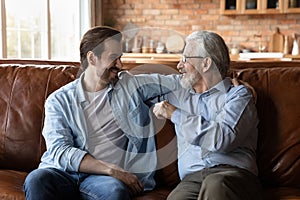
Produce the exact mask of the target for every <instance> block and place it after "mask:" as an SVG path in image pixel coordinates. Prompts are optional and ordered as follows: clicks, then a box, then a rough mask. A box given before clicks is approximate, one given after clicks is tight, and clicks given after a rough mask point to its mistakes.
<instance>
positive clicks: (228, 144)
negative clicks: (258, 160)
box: [153, 88, 258, 152]
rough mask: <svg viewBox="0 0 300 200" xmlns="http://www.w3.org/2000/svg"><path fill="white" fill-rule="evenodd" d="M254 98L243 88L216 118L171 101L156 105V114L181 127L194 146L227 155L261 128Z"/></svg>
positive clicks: (154, 110)
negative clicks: (180, 106) (185, 109)
mask: <svg viewBox="0 0 300 200" xmlns="http://www.w3.org/2000/svg"><path fill="white" fill-rule="evenodd" d="M251 98H252V95H251V94H250V93H249V92H248V90H247V89H246V88H243V89H242V90H241V91H240V92H239V95H235V96H233V97H232V98H231V99H229V100H228V101H227V102H226V104H225V105H224V107H223V108H222V110H221V111H220V112H219V113H218V115H217V116H216V117H215V118H214V119H205V118H204V117H203V116H201V115H194V114H190V113H187V112H185V111H183V110H181V109H180V108H176V107H175V106H173V105H172V104H170V103H168V102H167V101H163V102H160V103H158V104H156V105H155V107H154V109H153V112H154V114H155V115H156V116H157V117H164V118H168V119H171V120H172V122H173V123H175V124H176V123H177V124H180V125H181V127H182V130H185V133H186V134H188V135H187V137H189V138H191V140H192V141H190V142H192V144H194V145H199V146H201V147H202V148H205V149H207V150H209V151H212V152H215V151H218V152H226V151H230V150H231V149H233V148H235V147H236V146H239V145H240V144H241V143H243V141H244V138H246V137H247V134H249V130H251V129H252V128H253V127H256V126H257V122H258V120H257V114H256V108H255V106H254V103H253V102H252V101H251ZM191 130H192V131H191Z"/></svg>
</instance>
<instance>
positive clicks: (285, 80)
mask: <svg viewBox="0 0 300 200" xmlns="http://www.w3.org/2000/svg"><path fill="white" fill-rule="evenodd" d="M236 73H237V77H238V78H239V79H242V80H244V81H246V82H248V83H250V84H251V85H252V86H253V87H254V88H255V90H256V92H257V97H258V99H257V109H258V115H259V119H260V124H259V139H258V149H257V162H258V167H259V176H260V179H261V181H262V182H263V184H264V185H265V186H266V187H275V186H280V187H295V188H297V187H298V188H300V170H299V169H300V160H299V152H300V126H299V122H300V109H299V108H300V107H299V103H300V102H299V99H300V64H299V65H298V67H293V68H289V67H287V68H264V69H263V68H249V69H242V70H240V71H236Z"/></svg>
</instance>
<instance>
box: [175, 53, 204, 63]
mask: <svg viewBox="0 0 300 200" xmlns="http://www.w3.org/2000/svg"><path fill="white" fill-rule="evenodd" d="M187 58H205V57H201V56H185V55H183V56H182V57H181V60H180V61H181V62H182V63H183V64H184V63H186V62H187V61H186V59H187Z"/></svg>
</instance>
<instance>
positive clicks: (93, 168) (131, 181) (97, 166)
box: [79, 154, 144, 195]
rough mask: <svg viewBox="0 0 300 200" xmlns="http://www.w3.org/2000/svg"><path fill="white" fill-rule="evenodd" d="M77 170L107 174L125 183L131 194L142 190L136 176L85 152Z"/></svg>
mask: <svg viewBox="0 0 300 200" xmlns="http://www.w3.org/2000/svg"><path fill="white" fill-rule="evenodd" d="M79 172H83V173H88V174H102V175H108V176H112V177H114V178H116V179H119V180H120V181H122V182H123V183H124V184H125V185H127V187H128V188H129V191H130V193H131V194H132V195H137V194H140V193H142V192H143V191H144V188H143V185H142V183H141V182H140V181H139V180H138V178H137V176H135V175H134V174H131V173H129V172H127V171H125V170H123V169H122V168H120V167H119V166H117V165H114V164H111V163H107V162H104V161H101V160H96V159H95V158H93V157H92V156H91V155H89V154H86V155H85V156H84V158H83V159H82V161H81V163H80V166H79Z"/></svg>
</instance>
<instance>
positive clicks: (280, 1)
mask: <svg viewBox="0 0 300 200" xmlns="http://www.w3.org/2000/svg"><path fill="white" fill-rule="evenodd" d="M220 12H221V14H223V15H245V14H249V15H250V14H281V13H300V0H221V1H220Z"/></svg>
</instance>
